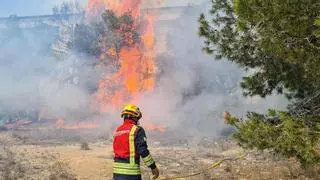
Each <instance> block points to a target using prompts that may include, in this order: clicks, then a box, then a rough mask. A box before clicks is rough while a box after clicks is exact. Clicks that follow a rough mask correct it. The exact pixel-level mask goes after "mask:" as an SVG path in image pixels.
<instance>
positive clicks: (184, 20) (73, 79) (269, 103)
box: [0, 4, 286, 137]
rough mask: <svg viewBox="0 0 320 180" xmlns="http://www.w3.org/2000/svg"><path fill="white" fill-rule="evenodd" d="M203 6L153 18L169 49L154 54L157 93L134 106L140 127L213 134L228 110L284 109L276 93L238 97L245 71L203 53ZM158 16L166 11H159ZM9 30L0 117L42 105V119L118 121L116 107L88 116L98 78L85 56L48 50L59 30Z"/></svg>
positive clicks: (1, 38) (2, 35) (1, 66)
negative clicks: (58, 55) (149, 124)
mask: <svg viewBox="0 0 320 180" xmlns="http://www.w3.org/2000/svg"><path fill="white" fill-rule="evenodd" d="M207 7H209V5H208V4H204V5H203V6H192V5H189V6H186V7H185V8H183V7H179V8H177V9H174V8H173V10H172V9H170V10H171V11H176V12H173V14H176V13H178V14H179V13H180V12H182V14H180V18H177V19H176V20H173V21H171V22H170V20H169V21H161V20H159V21H157V25H156V34H161V32H160V31H162V30H163V29H168V33H167V34H166V35H165V36H166V37H167V38H166V39H167V41H166V43H165V46H167V50H166V51H165V53H162V54H160V55H159V56H158V57H157V64H158V66H159V67H158V68H159V74H158V77H157V83H156V88H155V91H154V92H152V93H143V94H141V96H140V99H139V101H138V104H139V106H140V107H141V110H142V112H143V117H144V118H143V120H142V121H141V123H142V125H143V124H144V120H145V121H151V122H154V123H158V124H164V125H167V126H168V127H169V129H171V130H175V129H178V130H180V131H181V130H182V131H185V132H186V133H187V134H190V135H206V136H214V137H217V136H220V135H221V132H223V131H224V129H226V128H228V126H226V125H225V124H224V123H223V120H222V117H221V116H222V112H223V111H225V110H229V111H231V112H232V113H236V114H238V115H240V116H243V115H244V114H245V112H246V111H248V110H254V111H259V112H263V111H265V110H266V109H268V108H283V107H284V106H285V105H286V101H285V100H284V98H282V97H278V96H273V97H270V98H267V99H259V98H254V99H250V98H244V97H242V96H241V90H240V88H239V82H240V80H241V76H242V74H243V71H242V70H241V69H239V68H238V67H237V66H236V65H234V64H231V63H228V62H227V61H215V60H213V58H212V57H211V56H208V55H206V54H204V52H202V51H201V45H202V42H201V40H200V38H199V37H198V36H197V28H198V23H197V19H198V17H199V15H200V13H201V12H204V11H207ZM159 12H160V13H161V12H162V11H161V10H160V11H159ZM162 13H168V12H167V10H166V9H163V12H162ZM165 15H166V16H168V14H165ZM169 19H170V18H169ZM10 31H11V29H9V28H8V29H4V30H1V31H0V54H1V56H0V82H1V88H0V105H1V111H0V113H1V112H4V111H9V112H15V111H24V110H30V111H32V110H39V109H40V108H43V107H44V108H45V110H46V113H47V114H46V115H47V116H48V117H52V118H56V117H64V118H66V119H67V120H71V121H78V120H86V119H89V120H92V119H99V120H102V121H104V122H105V123H106V124H108V127H109V128H110V127H112V125H114V124H119V123H121V121H120V117H119V113H120V109H116V110H115V109H110V111H109V112H108V113H107V114H100V115H94V116H93V115H92V114H91V113H92V112H91V110H90V98H91V95H92V93H93V92H94V90H91V89H90V88H92V87H94V86H96V85H97V81H98V79H99V78H100V77H99V74H100V73H99V72H97V70H96V69H94V68H92V66H91V65H88V64H86V62H90V57H82V56H80V55H79V54H76V53H72V54H71V55H70V56H69V57H67V58H65V59H63V60H62V61H56V60H55V59H54V58H53V57H52V54H51V53H50V52H46V51H45V50H47V49H50V46H51V45H52V43H54V42H56V39H57V38H58V37H57V36H58V31H53V32H48V33H43V34H41V33H35V32H30V30H28V29H23V30H21V31H20V30H17V31H16V32H15V31H11V32H10ZM33 31H35V30H33ZM162 34H163V33H162ZM9 36H12V37H14V38H8V37H9ZM6 38H8V39H9V41H8V40H6ZM157 38H160V37H159V35H158V36H157ZM162 38H163V37H162ZM160 44H161V43H160ZM79 67H80V68H79ZM61 79H63V82H68V83H67V84H65V83H61V82H62V81H61ZM90 115H91V116H90Z"/></svg>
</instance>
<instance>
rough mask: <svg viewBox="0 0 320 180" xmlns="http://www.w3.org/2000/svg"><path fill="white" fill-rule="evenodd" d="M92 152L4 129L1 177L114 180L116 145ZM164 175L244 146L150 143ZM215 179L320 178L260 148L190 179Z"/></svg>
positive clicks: (196, 167) (95, 146)
mask: <svg viewBox="0 0 320 180" xmlns="http://www.w3.org/2000/svg"><path fill="white" fill-rule="evenodd" d="M88 145H89V148H90V150H82V149H81V143H73V144H72V143H69V144H59V145H55V144H50V143H48V144H46V143H43V142H42V143H38V144H37V143H35V142H33V141H31V140H29V139H27V138H24V137H20V136H18V135H16V134H10V133H0V179H34V180H36V179H37V180H38V179H39V180H40V179H41V180H42V179H44V180H46V179H48V180H58V179H66V180H69V179H70V180H71V179H79V180H89V179H90V180H100V179H101V180H102V179H112V149H111V148H112V146H111V144H110V143H109V142H108V141H107V142H106V141H104V142H103V141H100V142H92V143H88ZM150 150H151V152H152V155H153V156H154V159H155V160H156V161H157V164H158V166H159V169H160V171H161V177H162V178H165V177H175V176H177V175H178V176H179V175H186V174H192V173H195V172H198V171H201V170H202V169H206V168H207V167H208V166H210V165H211V164H212V163H214V162H217V161H219V160H221V159H224V158H234V157H237V156H239V154H241V153H242V152H244V150H243V149H241V148H239V147H237V146H236V145H235V144H234V143H230V142H224V141H221V142H216V143H212V144H210V143H203V142H200V144H193V145H181V146H172V147H170V146H163V145H161V144H160V143H158V142H156V143H150ZM142 171H143V179H145V180H148V179H150V175H151V174H150V171H149V170H148V168H146V167H142ZM182 179H190V180H210V179H223V180H227V179H243V180H244V179H318V177H316V175H315V174H313V173H312V172H306V171H304V170H302V169H301V168H300V167H299V165H298V163H297V162H296V161H295V160H293V159H290V160H281V159H279V158H276V157H274V156H272V155H270V154H268V153H262V152H255V153H251V154H249V155H248V156H246V157H245V158H244V159H241V160H236V161H226V162H224V163H222V164H221V165H220V166H218V167H217V168H214V169H210V170H208V171H204V172H203V173H201V174H199V175H197V176H194V177H188V178H182Z"/></svg>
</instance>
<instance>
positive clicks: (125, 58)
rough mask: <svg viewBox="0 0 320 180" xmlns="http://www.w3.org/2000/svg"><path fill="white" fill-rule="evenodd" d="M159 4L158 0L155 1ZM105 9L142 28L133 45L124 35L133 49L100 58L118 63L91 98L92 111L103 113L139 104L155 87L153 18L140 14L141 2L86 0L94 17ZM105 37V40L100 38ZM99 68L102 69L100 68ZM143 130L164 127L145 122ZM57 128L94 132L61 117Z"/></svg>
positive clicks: (108, 51) (88, 126) (109, 51)
mask: <svg viewBox="0 0 320 180" xmlns="http://www.w3.org/2000/svg"><path fill="white" fill-rule="evenodd" d="M157 2H158V1H157ZM101 7H104V8H106V9H108V10H111V11H113V12H114V13H115V14H116V15H118V16H121V15H123V14H126V13H130V14H131V16H132V18H133V20H134V23H135V24H134V26H136V27H138V26H139V27H140V26H141V25H142V27H144V28H143V29H142V30H140V31H139V33H140V38H141V40H140V41H138V42H139V43H134V41H133V39H132V34H128V35H125V41H126V43H127V44H131V45H132V46H130V47H126V48H121V50H120V52H116V48H115V47H112V46H111V47H108V48H106V49H105V51H104V53H102V54H101V55H100V59H101V60H103V59H105V57H113V59H116V60H117V64H118V65H119V69H118V70H117V71H116V72H115V73H114V74H111V75H110V74H107V73H106V74H105V75H104V76H103V77H102V79H101V80H100V81H99V84H98V90H97V92H96V93H95V94H94V95H93V108H94V109H95V110H98V111H99V112H104V111H106V110H107V109H108V108H110V107H116V108H119V107H120V106H122V105H123V104H125V103H128V102H134V103H137V101H139V97H138V95H139V94H140V93H141V92H152V91H153V90H154V87H155V76H156V65H155V56H156V54H155V42H154V39H155V33H154V21H155V16H154V15H153V14H151V12H149V14H148V13H144V14H143V15H142V14H141V9H140V8H141V1H140V0H89V2H88V5H87V8H86V13H88V14H91V15H97V13H98V12H97V9H98V10H99V9H101ZM100 38H105V37H100ZM100 67H103V65H101V66H100ZM145 127H146V128H147V129H149V130H152V131H159V132H164V131H165V129H166V128H167V127H166V126H162V125H157V124H154V123H152V122H146V123H145ZM56 128H59V129H82V128H86V129H93V128H97V125H96V124H94V123H92V124H90V123H78V124H75V125H68V124H65V123H64V120H63V119H62V118H59V119H57V120H56Z"/></svg>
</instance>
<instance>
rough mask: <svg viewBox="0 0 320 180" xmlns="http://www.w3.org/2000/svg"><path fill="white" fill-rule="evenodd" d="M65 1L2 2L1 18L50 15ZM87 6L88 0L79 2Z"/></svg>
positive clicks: (27, 0) (10, 0) (31, 0)
mask: <svg viewBox="0 0 320 180" xmlns="http://www.w3.org/2000/svg"><path fill="white" fill-rule="evenodd" d="M63 1H65V0H0V17H8V16H9V15H11V14H16V15H17V16H26V15H41V14H50V13H51V10H52V7H53V6H55V5H59V4H61V2H63ZM67 1H69V0H67ZM78 1H79V2H81V3H82V4H85V2H86V1H87V0H78Z"/></svg>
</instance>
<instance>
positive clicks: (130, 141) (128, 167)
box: [113, 119, 156, 175]
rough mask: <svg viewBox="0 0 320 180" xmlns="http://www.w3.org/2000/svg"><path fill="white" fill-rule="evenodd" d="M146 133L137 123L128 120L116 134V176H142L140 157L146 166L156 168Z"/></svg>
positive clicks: (114, 143) (114, 144) (114, 146)
mask: <svg viewBox="0 0 320 180" xmlns="http://www.w3.org/2000/svg"><path fill="white" fill-rule="evenodd" d="M146 139H147V138H146V135H145V131H144V129H143V128H142V127H139V126H137V125H136V122H135V121H133V120H130V119H126V120H125V121H124V123H123V124H122V125H121V126H119V127H118V128H117V130H116V132H115V134H114V141H113V150H114V168H113V171H114V174H122V175H140V174H141V172H140V167H139V164H140V156H141V157H142V159H143V161H144V164H145V165H146V166H148V167H150V168H151V169H154V168H156V165H155V162H154V160H153V158H152V156H151V155H150V152H149V150H148V145H147V142H146Z"/></svg>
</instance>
